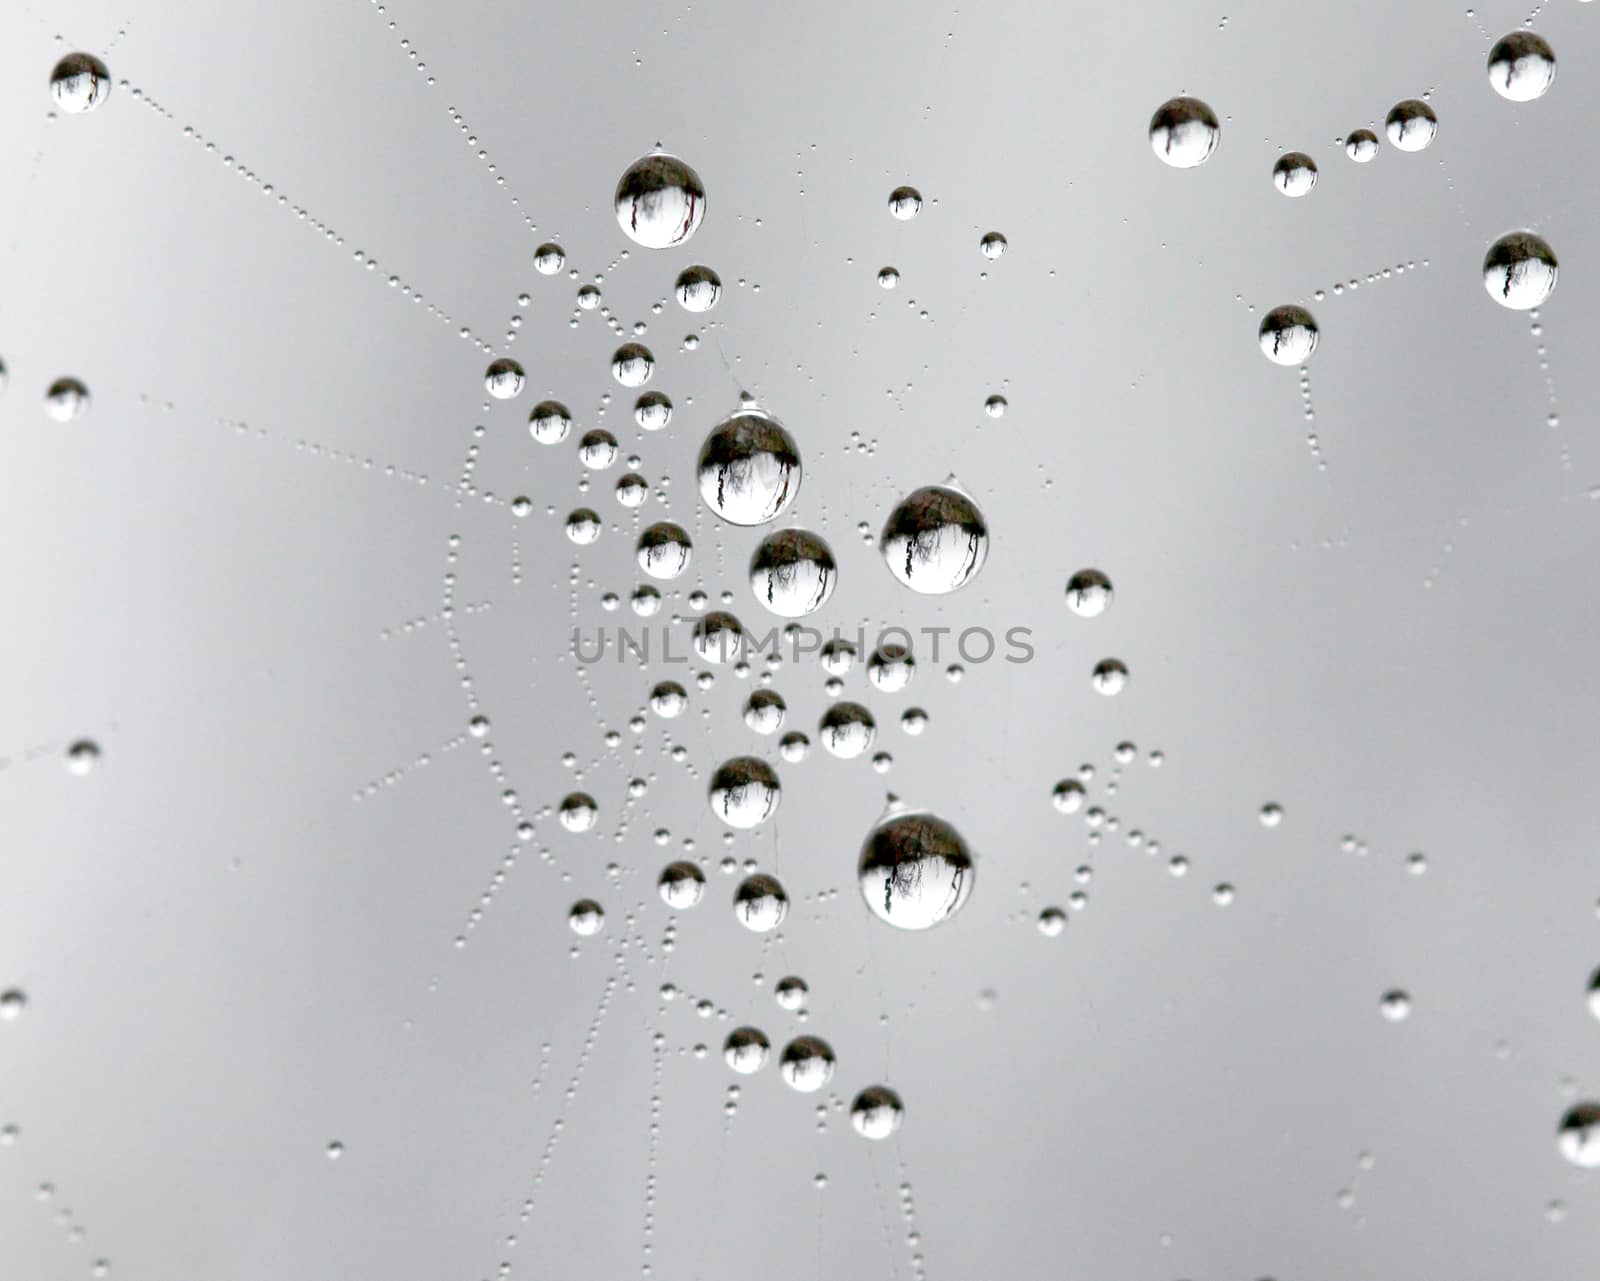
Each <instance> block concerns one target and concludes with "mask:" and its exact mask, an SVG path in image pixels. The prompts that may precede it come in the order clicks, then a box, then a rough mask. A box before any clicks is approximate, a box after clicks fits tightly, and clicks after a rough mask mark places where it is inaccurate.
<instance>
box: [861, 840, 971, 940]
mask: <svg viewBox="0 0 1600 1281" xmlns="http://www.w3.org/2000/svg"><path fill="white" fill-rule="evenodd" d="M973 876H974V869H973V865H972V855H971V852H970V851H969V850H968V849H967V843H966V842H965V841H964V840H962V839H961V834H960V833H959V832H957V831H956V829H955V828H954V827H952V826H951V825H950V824H949V823H947V822H945V821H944V820H943V819H942V818H938V817H936V816H935V815H933V814H929V813H926V812H922V811H913V812H900V813H896V814H893V815H891V816H890V817H889V818H887V819H885V820H883V821H882V822H880V823H879V824H878V825H877V826H876V827H874V828H873V829H872V831H871V832H869V833H868V834H867V839H866V842H865V844H863V845H862V847H861V857H860V860H859V862H858V864H857V879H858V883H859V884H860V886H861V896H862V897H863V898H864V899H866V901H867V906H868V907H869V908H871V909H872V912H873V915H875V916H877V917H878V918H879V919H880V920H884V921H887V922H888V923H889V924H890V925H895V926H898V927H899V928H900V929H903V930H925V929H928V928H930V927H931V926H934V925H938V924H939V923H940V922H941V921H945V920H948V919H949V918H950V917H951V916H954V915H955V914H956V912H958V911H959V910H960V909H961V905H962V904H963V903H965V902H966V901H967V898H968V896H969V895H970V894H971V892H972V881H973Z"/></svg>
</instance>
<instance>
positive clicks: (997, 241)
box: [978, 231, 1006, 261]
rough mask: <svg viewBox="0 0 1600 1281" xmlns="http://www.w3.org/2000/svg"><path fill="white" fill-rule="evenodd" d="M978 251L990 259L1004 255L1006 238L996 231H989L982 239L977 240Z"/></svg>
mask: <svg viewBox="0 0 1600 1281" xmlns="http://www.w3.org/2000/svg"><path fill="white" fill-rule="evenodd" d="M978 251H979V252H980V253H981V254H983V256H984V257H985V258H988V259H989V260H990V261H993V260H994V259H996V258H1001V257H1004V256H1005V252H1006V238H1005V237H1004V236H1002V235H1001V234H1000V233H999V232H998V231H991V232H989V233H987V234H986V235H985V236H984V238H983V239H982V240H980V241H978Z"/></svg>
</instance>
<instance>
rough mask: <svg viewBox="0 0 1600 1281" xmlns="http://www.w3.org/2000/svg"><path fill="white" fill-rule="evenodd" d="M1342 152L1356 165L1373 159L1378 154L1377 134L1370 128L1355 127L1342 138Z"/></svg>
mask: <svg viewBox="0 0 1600 1281" xmlns="http://www.w3.org/2000/svg"><path fill="white" fill-rule="evenodd" d="M1344 154H1345V155H1347V156H1349V157H1350V159H1352V160H1354V161H1355V162H1356V163H1357V164H1358V165H1364V164H1366V163H1367V162H1368V161H1369V160H1372V159H1375V158H1376V157H1377V154H1378V135H1377V134H1375V133H1373V132H1372V130H1370V129H1357V130H1356V131H1355V132H1354V133H1352V134H1351V135H1350V136H1349V137H1348V138H1346V139H1345V140H1344Z"/></svg>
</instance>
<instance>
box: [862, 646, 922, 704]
mask: <svg viewBox="0 0 1600 1281" xmlns="http://www.w3.org/2000/svg"><path fill="white" fill-rule="evenodd" d="M916 670H917V660H916V659H915V658H914V657H913V656H912V653H911V651H910V650H909V649H907V648H906V647H905V646H904V645H898V644H895V643H894V642H890V643H888V644H884V645H879V646H878V648H877V649H875V650H873V651H872V657H871V658H869V659H867V679H868V680H869V681H871V682H872V685H873V688H874V689H877V690H878V691H880V692H881V693H884V694H897V693H899V692H900V691H901V690H903V689H904V688H905V687H906V686H907V685H909V684H911V678H912V676H914V675H915V674H916Z"/></svg>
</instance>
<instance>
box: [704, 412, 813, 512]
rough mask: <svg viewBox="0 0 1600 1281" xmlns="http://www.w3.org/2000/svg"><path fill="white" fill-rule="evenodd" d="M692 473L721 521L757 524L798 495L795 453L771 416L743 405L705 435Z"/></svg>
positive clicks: (797, 453)
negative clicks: (697, 462)
mask: <svg viewBox="0 0 1600 1281" xmlns="http://www.w3.org/2000/svg"><path fill="white" fill-rule="evenodd" d="M696 474H697V477H698V482H699V486H700V496H701V498H703V499H705V502H706V505H707V506H708V507H710V508H711V510H712V511H714V512H716V513H717V515H718V516H720V517H722V519H723V520H725V521H727V522H729V523H730V524H733V525H761V524H765V523H766V522H767V521H769V520H773V519H774V518H776V517H777V516H778V515H779V513H781V512H782V511H783V509H784V508H785V507H787V506H788V505H789V504H790V503H791V502H792V501H793V500H794V497H795V495H796V494H798V493H799V492H800V475H801V467H800V450H799V447H798V446H796V444H795V443H794V437H793V436H791V435H790V434H789V432H788V430H787V429H786V428H785V427H784V426H783V424H782V423H780V422H779V421H778V420H777V419H776V418H774V417H772V416H771V415H770V414H767V413H763V412H762V411H761V410H759V409H756V408H754V407H746V408H743V409H740V410H739V411H738V412H737V413H735V414H733V415H731V416H730V417H728V418H725V419H723V420H722V421H721V422H720V423H718V424H717V425H716V426H715V427H713V428H712V429H711V431H710V432H709V433H707V435H706V438H705V443H704V444H702V445H701V446H700V461H699V464H698V468H697V472H696Z"/></svg>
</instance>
